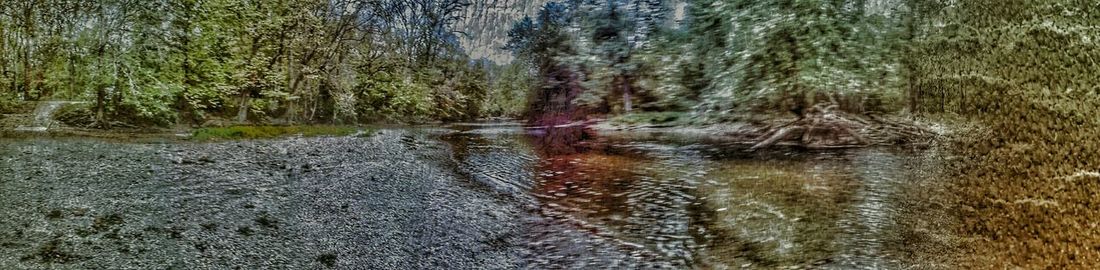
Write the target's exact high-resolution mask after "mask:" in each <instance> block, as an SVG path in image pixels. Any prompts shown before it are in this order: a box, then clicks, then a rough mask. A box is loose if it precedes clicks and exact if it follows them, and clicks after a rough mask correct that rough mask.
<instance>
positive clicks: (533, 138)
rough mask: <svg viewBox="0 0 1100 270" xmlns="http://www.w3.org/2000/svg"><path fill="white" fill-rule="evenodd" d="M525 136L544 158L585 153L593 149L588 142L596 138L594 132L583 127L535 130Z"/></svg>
mask: <svg viewBox="0 0 1100 270" xmlns="http://www.w3.org/2000/svg"><path fill="white" fill-rule="evenodd" d="M527 135H528V136H527V137H528V139H529V140H530V142H531V145H532V146H534V148H535V151H536V152H537V153H538V154H539V155H540V156H543V157H544V158H547V157H552V156H556V155H568V154H576V153H583V152H586V151H588V150H590V149H591V148H592V147H593V145H592V144H590V143H589V141H591V140H594V139H595V138H596V134H595V131H593V130H592V129H590V128H588V127H585V126H569V127H545V128H536V129H532V130H530V131H528V132H527Z"/></svg>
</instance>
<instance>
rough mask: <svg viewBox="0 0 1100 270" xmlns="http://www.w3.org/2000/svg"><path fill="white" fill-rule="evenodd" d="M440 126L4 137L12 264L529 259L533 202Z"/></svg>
mask: <svg viewBox="0 0 1100 270" xmlns="http://www.w3.org/2000/svg"><path fill="white" fill-rule="evenodd" d="M430 136H432V135H431V134H427V133H411V132H406V131H401V130H384V131H380V132H378V133H376V134H374V135H372V136H369V137H359V136H343V137H318V138H285V139H278V140H248V141H228V142H219V143H204V144H192V143H182V144H181V143H169V144H163V143H156V144H144V143H118V142H110V141H103V140H82V139H65V140H42V139H34V140H11V139H0V140H3V143H0V157H2V159H3V161H2V162H0V163H2V164H3V165H0V184H2V185H3V187H4V188H3V189H0V204H3V205H5V207H4V208H3V209H0V228H2V229H0V250H2V251H0V268H4V269H33V268H56V269H97V268H98V269H110V268H119V267H136V268H154V267H169V268H173V267H183V268H196V269H232V268H234V267H237V268H244V269H260V268H262V269H303V268H305V269H324V268H341V269H354V268H381V269H402V268H405V269H407V268H415V269H515V268H520V267H521V266H520V264H519V259H518V257H519V254H518V253H517V251H515V250H511V249H507V248H506V247H509V246H516V245H518V243H514V241H517V239H516V238H515V237H514V235H518V234H520V233H521V232H520V231H518V228H517V227H515V223H513V222H509V221H511V220H516V219H518V216H517V213H518V212H519V211H520V209H519V208H517V207H518V204H517V203H514V202H511V201H509V199H508V198H503V197H500V196H498V195H496V194H494V193H491V192H483V191H479V190H482V189H480V188H477V187H474V186H471V183H469V182H468V181H467V180H465V179H464V178H463V176H462V175H461V174H460V173H459V172H457V171H454V170H452V169H449V168H453V167H454V166H453V165H452V164H453V163H452V161H451V160H450V159H449V156H450V154H449V153H448V150H447V146H446V145H444V144H442V143H441V142H439V141H437V140H433V139H430Z"/></svg>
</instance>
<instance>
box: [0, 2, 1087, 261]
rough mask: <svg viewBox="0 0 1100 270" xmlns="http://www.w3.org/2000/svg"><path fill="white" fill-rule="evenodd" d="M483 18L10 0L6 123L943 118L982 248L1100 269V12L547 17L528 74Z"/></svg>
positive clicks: (512, 34) (1056, 6)
mask: <svg viewBox="0 0 1100 270" xmlns="http://www.w3.org/2000/svg"><path fill="white" fill-rule="evenodd" d="M478 1H481V0H270V1H267V0H244V1H242V0H97V1H72V0H0V112H4V113H12V112H16V111H18V110H21V108H22V109H24V110H25V108H23V107H21V106H24V105H22V104H27V103H29V102H34V101H46V100H71V101H82V102H84V103H82V104H83V105H80V106H73V107H71V108H66V109H65V110H63V111H62V112H60V113H59V114H60V115H59V116H58V117H59V118H61V120H62V121H64V122H66V123H67V124H69V125H73V126H80V127H85V128H95V129H110V128H116V127H130V128H144V127H170V126H196V127H197V126H207V125H224V124H371V123H424V122H433V121H442V122H460V121H473V120H483V119H489V118H511V119H521V120H524V121H526V122H527V123H533V124H562V123H568V122H573V121H583V120H588V119H604V118H616V117H619V118H622V117H626V116H636V117H641V118H645V119H646V120H644V121H658V122H660V121H663V122H673V123H674V124H675V125H707V124H715V123H728V122H739V121H758V120H759V119H796V120H791V121H795V122H797V123H802V122H798V121H804V120H803V119H816V118H815V117H820V115H821V114H822V113H823V112H824V111H828V112H833V111H835V112H837V113H843V114H844V115H849V116H851V117H853V118H868V119H894V120H890V121H896V122H903V123H905V124H899V125H901V126H910V125H909V123H912V122H924V123H927V122H934V123H940V124H943V125H946V126H950V127H959V128H957V129H955V131H956V132H953V133H952V134H951V136H950V138H949V139H948V140H945V141H944V142H943V143H944V144H946V145H948V146H949V147H950V148H951V149H953V151H955V152H956V154H957V155H959V156H961V158H960V159H961V161H959V162H957V163H954V164H953V165H952V166H953V167H952V169H951V171H952V172H953V174H952V177H954V178H955V179H958V181H953V182H952V185H954V186H952V188H953V190H956V191H958V193H957V194H956V196H957V197H954V198H955V199H956V202H958V205H959V206H958V207H957V208H953V210H954V211H956V212H957V213H959V214H958V220H959V221H960V222H959V224H961V225H959V228H957V231H958V232H959V233H960V234H962V235H964V238H965V237H969V238H966V239H985V240H973V241H974V242H973V243H975V244H974V245H969V246H970V248H973V250H970V251H969V252H968V253H973V254H978V255H976V256H982V257H984V258H993V259H991V261H994V262H996V263H997V265H1003V266H1005V267H1008V266H1009V265H1015V266H1024V267H1025V268H1033V267H1034V268H1044V267H1053V268H1062V267H1069V266H1083V265H1090V264H1089V263H1090V262H1091V263H1092V264H1091V265H1092V266H1095V262H1096V261H1098V260H1100V256H1098V255H1097V254H1100V251H1098V250H1097V247H1098V246H1097V244H1098V243H1100V242H1097V241H1098V240H1100V236H1097V235H1096V234H1094V233H1089V234H1085V233H1072V232H1081V231H1086V230H1087V231H1095V229H1096V226H1097V225H1096V224H1097V223H1096V221H1095V220H1096V218H1098V217H1100V211H1098V210H1097V208H1096V203H1095V201H1094V200H1095V199H1094V198H1093V197H1094V195H1095V193H1096V190H1097V189H1098V188H1100V186H1098V184H1100V181H1097V179H1100V177H1098V175H1100V174H1098V173H1096V172H1094V171H1090V170H1094V169H1095V168H1097V167H1098V166H1100V144H1097V143H1096V142H1098V141H1100V118H1098V117H1096V113H1097V112H1098V111H1097V108H1100V76H1096V74H1095V71H1096V70H1100V64H1098V63H1100V62H1098V60H1100V44H1098V42H1100V27H1097V25H1098V23H1100V3H1097V2H1096V1H1086V0H966V1H954V0H847V1H842V0H556V1H526V2H525V3H526V4H536V5H539V8H537V9H536V11H535V12H534V13H533V14H519V15H517V16H515V18H514V20H513V21H511V22H509V25H506V26H501V27H505V28H507V31H506V40H505V41H504V42H503V45H502V46H499V47H498V48H493V49H494V50H496V51H498V53H499V54H502V55H505V56H506V57H504V58H506V59H508V60H507V61H500V60H492V59H489V58H487V57H483V56H476V57H475V56H471V54H469V53H468V50H469V49H470V48H464V47H463V46H462V45H461V44H462V40H463V39H464V38H469V36H470V35H471V33H467V32H464V31H463V29H461V28H459V27H458V25H459V23H460V22H463V21H467V20H470V19H471V18H470V17H469V16H470V14H472V13H469V12H467V9H468V8H470V7H471V6H474V4H477V2H478ZM486 1H487V0H486ZM473 19H476V18H473ZM496 59H500V57H497V58H496ZM649 118H653V119H649ZM657 118H661V119H657ZM805 121H812V120H805ZM806 123H809V122H806ZM814 123H816V122H814ZM806 126H807V127H805V128H803V132H806V133H810V132H811V131H812V130H813V129H814V127H813V126H812V125H809V124H806ZM807 129H808V130H807ZM789 131H790V130H789V129H786V130H785V128H781V127H776V129H775V130H772V131H771V133H773V134H775V136H778V137H782V136H785V135H787V132H789ZM1002 213H1007V214H1002ZM999 259H1003V260H999ZM973 263H974V265H979V264H981V263H979V262H973ZM985 266H988V265H985Z"/></svg>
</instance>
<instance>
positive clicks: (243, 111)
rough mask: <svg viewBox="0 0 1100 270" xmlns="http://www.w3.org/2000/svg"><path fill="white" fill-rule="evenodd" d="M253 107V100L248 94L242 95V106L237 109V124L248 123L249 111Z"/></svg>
mask: <svg viewBox="0 0 1100 270" xmlns="http://www.w3.org/2000/svg"><path fill="white" fill-rule="evenodd" d="M251 107H252V98H250V97H249V96H248V93H245V94H242V95H241V106H240V108H237V123H242V124H243V123H244V122H245V121H248V110H249V108H251Z"/></svg>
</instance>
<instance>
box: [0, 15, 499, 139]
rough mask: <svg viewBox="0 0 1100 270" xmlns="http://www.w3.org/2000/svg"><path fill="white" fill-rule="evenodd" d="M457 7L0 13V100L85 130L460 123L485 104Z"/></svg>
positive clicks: (477, 113) (478, 70) (484, 88)
mask: <svg viewBox="0 0 1100 270" xmlns="http://www.w3.org/2000/svg"><path fill="white" fill-rule="evenodd" d="M468 4H469V2H468V1H466V0H432V1H416V2H407V1H389V0H386V1H365V2H364V1H320V0H289V1H276V2H265V1H243V2H242V1H230V0H206V1H194V0H171V1H115V0H107V1H91V2H87V1H85V2H79V1H78V2H73V1H59V0H44V1H29V2H27V1H23V2H19V3H15V4H13V5H0V22H2V23H0V93H4V95H5V97H7V96H13V97H14V98H17V99H22V100H35V99H47V98H48V99H69V100H84V101H90V102H91V103H92V104H93V106H92V108H90V109H89V110H85V111H83V112H85V113H88V114H89V117H90V118H91V119H92V122H93V123H92V126H98V127H110V126H111V124H110V123H119V122H127V123H141V124H149V123H153V124H156V125H168V124H172V123H182V124H188V123H190V124H194V123H202V122H205V121H207V120H209V119H211V118H231V119H235V120H237V121H238V122H266V121H270V120H276V119H277V120H285V121H290V122H341V123H347V122H355V121H369V120H374V119H402V120H410V119H417V120H420V119H431V118H441V119H442V118H445V119H467V118H473V117H478V116H480V112H481V108H482V107H483V104H481V103H482V102H483V101H484V99H485V98H487V94H486V93H487V91H488V90H487V88H488V85H487V84H488V82H487V76H485V74H484V72H483V71H481V70H485V69H486V68H484V67H478V66H475V65H472V64H469V63H470V59H468V57H467V56H466V55H465V54H464V53H463V52H462V51H461V49H460V48H458V46H457V39H456V36H455V34H454V30H453V29H452V27H453V24H454V23H455V22H456V21H457V18H458V17H457V16H459V15H461V14H463V13H462V11H463V9H464V8H465V6H466V5H468ZM383 73H385V74H383ZM433 76H434V77H433ZM377 77H381V78H377ZM444 77H445V78H447V79H440V78H444ZM360 87H380V89H362V88H360ZM410 116H411V117H410ZM135 119H136V120H140V121H135Z"/></svg>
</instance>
